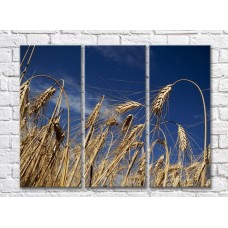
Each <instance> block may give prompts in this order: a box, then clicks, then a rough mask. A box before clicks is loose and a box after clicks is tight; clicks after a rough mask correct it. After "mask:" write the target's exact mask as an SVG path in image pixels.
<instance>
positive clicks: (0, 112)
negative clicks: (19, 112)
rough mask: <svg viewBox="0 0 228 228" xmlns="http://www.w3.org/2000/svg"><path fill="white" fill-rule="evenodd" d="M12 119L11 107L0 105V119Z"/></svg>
mask: <svg viewBox="0 0 228 228" xmlns="http://www.w3.org/2000/svg"><path fill="white" fill-rule="evenodd" d="M10 119H12V108H11V107H0V120H10Z"/></svg>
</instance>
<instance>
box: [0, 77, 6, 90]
mask: <svg viewBox="0 0 228 228" xmlns="http://www.w3.org/2000/svg"><path fill="white" fill-rule="evenodd" d="M6 90H8V78H7V77H4V76H2V75H0V91H6Z"/></svg>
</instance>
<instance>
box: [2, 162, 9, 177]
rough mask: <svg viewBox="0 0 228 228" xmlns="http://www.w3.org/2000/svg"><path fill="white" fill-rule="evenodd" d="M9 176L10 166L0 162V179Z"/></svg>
mask: <svg viewBox="0 0 228 228" xmlns="http://www.w3.org/2000/svg"><path fill="white" fill-rule="evenodd" d="M10 176H11V167H10V166H9V165H1V164H0V179H6V178H8V177H10Z"/></svg>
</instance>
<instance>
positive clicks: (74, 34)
mask: <svg viewBox="0 0 228 228" xmlns="http://www.w3.org/2000/svg"><path fill="white" fill-rule="evenodd" d="M21 44H70V45H73V44H76V45H80V44H87V45H88V44H91V45H95V44H99V45H102V44H104V45H108V44H110V45H112V44H114V45H117V44H120V45H132V44H136V45H137V44H142V45H145V44H151V45H152V44H154V45H156V44H161V45H162V44H168V45H172V44H177V45H181V44H183V45H186V44H194V45H198V44H199V45H208V44H209V45H211V48H212V50H211V53H212V57H211V63H212V64H211V78H212V80H211V87H212V95H211V97H212V102H211V112H212V119H213V120H212V123H211V125H212V131H211V134H212V138H211V141H212V142H211V143H212V148H213V149H212V170H211V174H212V187H211V188H210V189H206V190H202V189H199V188H198V189H193V188H192V189H163V190H162V189H138V190H137V189H132V190H129V189H99V190H90V189H67V188H66V189H56V188H55V189H42V188H41V189H40V188H39V189H24V188H20V187H19V121H18V119H19V94H18V90H19V79H18V73H19V67H18V66H19V64H18V62H19V46H20V45H21ZM227 195H228V31H222V30H218V31H216V30H215V31H190V30H182V31H152V30H148V31H96V30H95V31H85V30H84V31H69V30H67V31H62V30H61V31H57V30H53V31H0V196H205V197H206V196H227Z"/></svg>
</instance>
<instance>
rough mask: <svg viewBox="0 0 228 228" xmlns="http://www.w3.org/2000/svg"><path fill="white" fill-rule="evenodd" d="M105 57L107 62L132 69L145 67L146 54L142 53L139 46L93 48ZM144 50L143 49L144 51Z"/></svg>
mask: <svg viewBox="0 0 228 228" xmlns="http://www.w3.org/2000/svg"><path fill="white" fill-rule="evenodd" d="M93 48H95V50H97V51H99V52H100V53H102V54H103V55H104V57H105V58H106V60H112V61H114V62H117V63H120V64H122V65H126V64H127V65H128V66H130V67H139V68H142V67H144V59H145V58H144V54H143V53H141V50H140V48H141V47H137V46H130V47H126V46H122V47H119V46H118V47H115V46H96V47H93ZM142 50H143V49H142ZM139 52H140V53H139Z"/></svg>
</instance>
